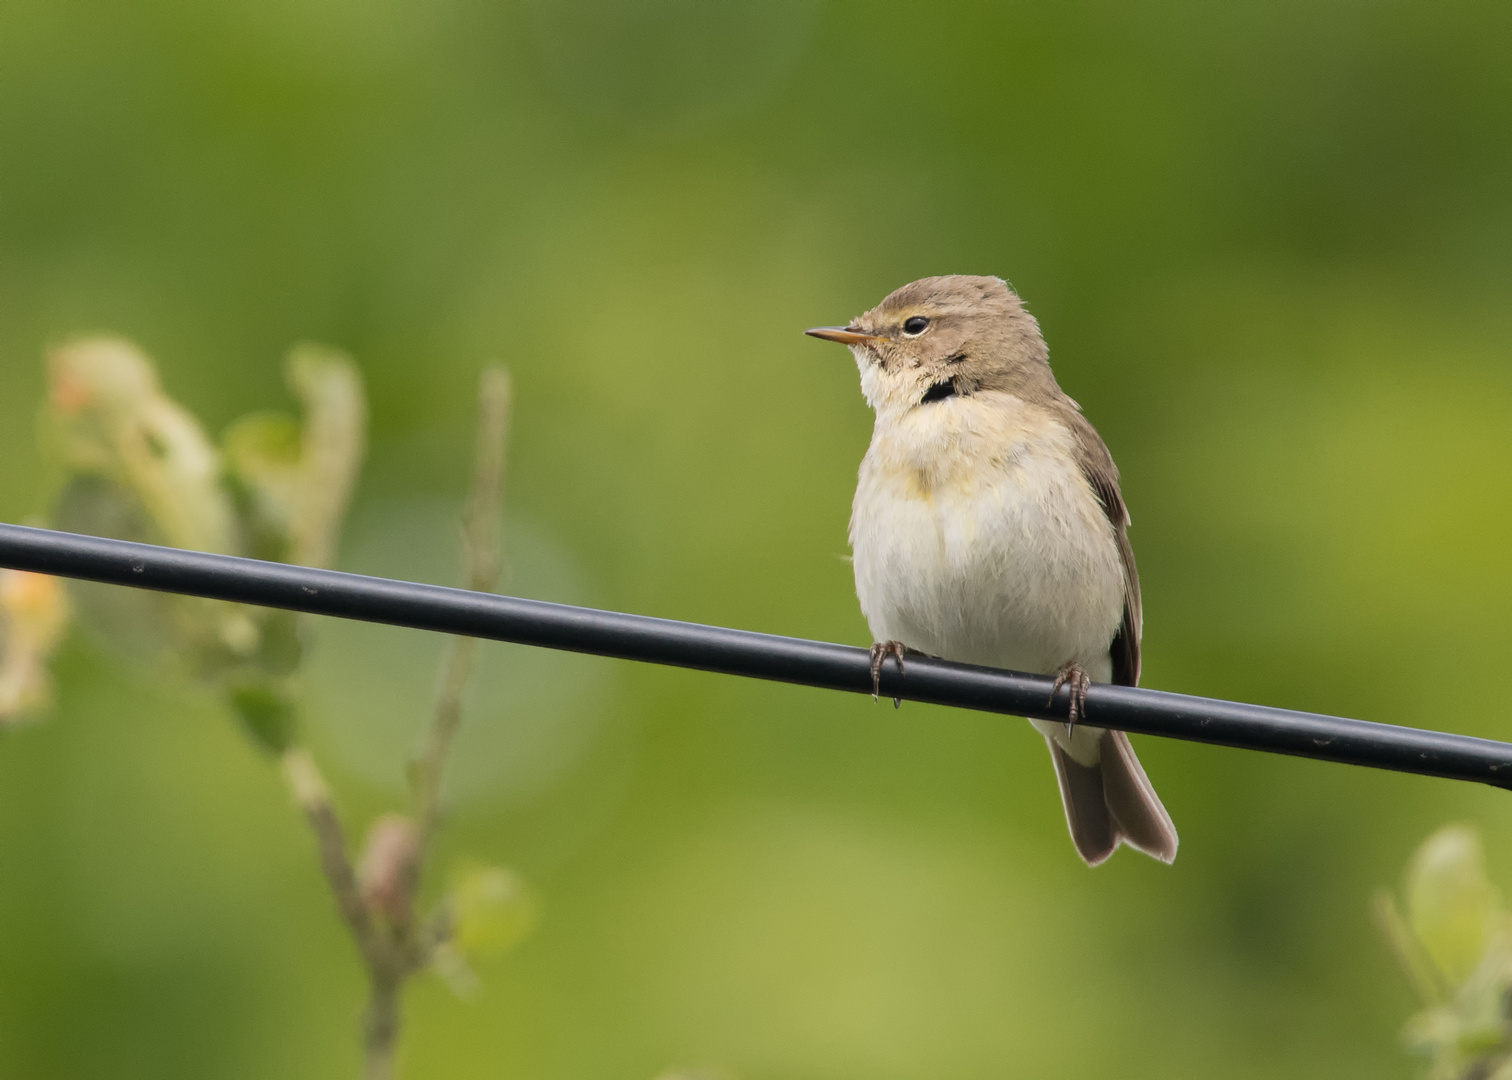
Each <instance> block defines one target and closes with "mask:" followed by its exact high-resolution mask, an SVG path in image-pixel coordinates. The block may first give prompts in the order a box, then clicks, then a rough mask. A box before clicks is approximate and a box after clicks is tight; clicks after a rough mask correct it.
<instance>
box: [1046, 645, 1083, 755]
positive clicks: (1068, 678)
mask: <svg viewBox="0 0 1512 1080" xmlns="http://www.w3.org/2000/svg"><path fill="white" fill-rule="evenodd" d="M1091 685H1092V677H1091V676H1090V675H1088V674H1087V673H1086V672H1085V671H1083V670H1082V666H1081V665H1080V664H1078V663H1077V662H1076V661H1075V660H1068V661H1066V662H1065V663H1064V664H1062V665H1061V666H1060V667H1058V668H1056V669H1055V685H1054V686H1052V687H1051V688H1050V698H1049V700H1048V701H1046V702H1045V704H1046V705H1049V704H1050V702H1052V701H1054V700H1055V695H1056V694H1057V693H1059V691H1060V688H1061V687H1062V686H1064V687H1067V688H1068V689H1069V690H1070V691H1071V716H1070V719H1069V720H1067V721H1066V735H1067V736H1068V737H1069V736H1070V734H1071V732H1072V730H1073V729H1074V728H1075V727H1076V721H1077V720H1079V719H1085V718H1086V715H1087V687H1089V686H1091Z"/></svg>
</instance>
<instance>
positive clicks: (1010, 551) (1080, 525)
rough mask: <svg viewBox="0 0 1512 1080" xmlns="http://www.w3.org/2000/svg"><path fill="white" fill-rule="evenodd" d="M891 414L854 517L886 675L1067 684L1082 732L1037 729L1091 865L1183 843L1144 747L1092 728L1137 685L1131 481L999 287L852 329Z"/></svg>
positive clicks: (916, 300) (954, 292) (864, 592)
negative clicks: (1143, 757)
mask: <svg viewBox="0 0 1512 1080" xmlns="http://www.w3.org/2000/svg"><path fill="white" fill-rule="evenodd" d="M808 333H809V334H811V335H813V336H814V337H818V338H824V339H826V340H829V341H838V342H840V343H841V344H844V345H848V346H850V349H851V352H852V353H853V354H854V355H855V358H856V365H857V367H859V368H860V370H861V391H862V393H863V394H864V395H865V397H866V400H867V402H868V403H869V404H870V405H871V407H872V409H873V410H874V411H875V413H876V426H875V428H874V430H873V433H872V440H871V446H870V447H869V448H868V450H867V452H866V457H865V459H864V460H863V461H862V462H861V474H860V478H859V482H858V483H857V486H856V498H855V502H854V504H853V506H852V511H851V524H850V541H851V549H852V552H853V556H854V558H853V564H854V568H855V574H856V594H857V596H858V597H859V598H860V600H861V610H862V612H863V614H865V616H866V621H867V625H868V626H869V627H870V628H871V632H872V637H873V639H874V640H875V641H876V642H877V644H875V645H873V646H872V671H873V675H874V676H875V675H876V674H877V673H878V672H879V671H880V670H881V665H882V663H883V662H884V661H885V660H886V658H887V657H888V656H889V655H892V656H895V657H897V659H898V662H899V663H902V662H903V654H904V652H905V651H917V652H920V653H924V654H927V655H930V656H938V657H943V658H946V659H950V660H959V661H963V662H966V663H971V664H983V665H987V666H991V667H1000V668H1010V669H1012V670H1015V671H1025V672H1034V673H1038V674H1044V675H1054V676H1055V686H1056V689H1059V688H1060V687H1061V686H1062V685H1069V686H1070V692H1071V714H1070V717H1071V723H1069V724H1063V723H1057V722H1052V721H1044V720H1033V721H1031V723H1033V724H1034V726H1035V727H1036V728H1038V729H1039V731H1040V732H1041V733H1042V734H1043V735H1044V736H1045V742H1046V744H1047V745H1048V746H1049V748H1050V757H1051V760H1052V761H1053V762H1054V763H1055V775H1056V778H1057V779H1058V780H1059V782H1060V793H1061V802H1062V804H1063V806H1064V807H1065V811H1066V824H1067V825H1068V826H1069V827H1070V829H1071V839H1072V841H1073V842H1074V843H1075V845H1076V850H1077V852H1078V853H1079V854H1080V855H1081V857H1082V858H1083V859H1084V860H1086V862H1087V863H1088V865H1091V866H1096V865H1097V864H1098V863H1100V862H1102V861H1103V860H1104V859H1106V858H1107V857H1108V856H1109V855H1111V854H1113V851H1114V850H1115V849H1116V848H1117V847H1118V845H1119V844H1121V843H1123V844H1128V845H1129V846H1130V847H1133V848H1135V849H1137V850H1139V851H1143V852H1144V853H1145V854H1147V855H1152V856H1154V857H1155V858H1157V859H1160V860H1162V861H1164V862H1170V861H1172V860H1173V859H1175V857H1176V843H1177V840H1176V828H1175V826H1174V825H1172V824H1171V819H1170V816H1169V815H1168V814H1167V813H1166V811H1165V807H1164V806H1162V805H1161V803H1160V799H1159V797H1158V796H1157V795H1156V794H1155V789H1154V788H1153V787H1152V786H1151V785H1150V781H1149V779H1148V778H1147V777H1146V776H1145V772H1144V769H1143V768H1142V767H1141V766H1140V764H1139V759H1138V758H1137V757H1135V756H1134V748H1133V747H1132V746H1130V745H1129V739H1128V736H1126V735H1125V734H1124V733H1123V732H1121V731H1106V730H1103V729H1101V728H1095V727H1091V726H1088V725H1087V724H1085V723H1081V724H1078V723H1076V721H1077V720H1079V719H1085V716H1086V692H1087V686H1088V685H1089V684H1090V683H1091V682H1092V681H1094V680H1095V681H1097V682H1113V683H1119V684H1122V685H1124V686H1134V685H1136V684H1137V683H1138V682H1139V636H1140V628H1141V623H1142V619H1141V612H1140V601H1139V576H1138V574H1137V572H1136V571H1135V569H1134V551H1133V549H1132V548H1131V547H1130V546H1129V535H1128V526H1129V514H1128V511H1127V509H1125V507H1124V501H1123V495H1122V494H1121V493H1120V492H1119V489H1118V469H1117V468H1116V467H1115V466H1114V464H1113V458H1112V457H1111V456H1110V455H1109V453H1108V448H1107V447H1106V446H1104V445H1103V441H1102V439H1101V438H1099V437H1098V434H1097V432H1096V430H1094V429H1093V427H1092V425H1091V424H1090V423H1088V422H1087V420H1086V418H1085V417H1083V416H1082V413H1081V407H1080V406H1079V405H1077V404H1076V402H1074V401H1072V400H1071V399H1070V398H1069V397H1067V396H1066V395H1065V394H1064V393H1063V392H1062V391H1061V388H1060V386H1059V385H1057V383H1056V381H1055V376H1054V375H1053V374H1052V373H1051V371H1050V363H1049V358H1048V356H1049V354H1048V351H1047V349H1046V347H1045V340H1044V338H1043V337H1041V336H1040V330H1039V324H1038V323H1037V322H1035V320H1034V317H1033V316H1032V315H1030V314H1029V313H1028V312H1027V311H1026V310H1024V305H1023V303H1022V302H1021V301H1020V300H1019V298H1018V296H1017V295H1015V294H1014V293H1013V291H1012V290H1011V289H1009V287H1008V285H1007V284H1006V283H1005V282H1003V281H1002V280H1001V279H999V278H995V277H968V276H963V275H954V276H950V277H934V278H924V279H923V280H921V281H915V282H913V283H912V284H910V285H905V286H903V287H902V288H901V289H899V290H897V291H896V292H894V293H893V294H892V295H890V296H888V297H887V298H886V299H885V300H883V301H882V303H880V304H878V305H877V306H876V307H875V308H873V309H872V310H870V311H868V312H867V313H866V314H864V315H862V316H860V317H859V318H856V319H854V320H852V321H851V323H850V325H849V326H845V327H821V328H819V329H815V330H809V331H808Z"/></svg>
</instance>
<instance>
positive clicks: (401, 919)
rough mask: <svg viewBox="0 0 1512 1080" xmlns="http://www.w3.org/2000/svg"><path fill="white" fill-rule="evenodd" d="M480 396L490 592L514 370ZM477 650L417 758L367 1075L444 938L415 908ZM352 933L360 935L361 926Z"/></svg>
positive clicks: (483, 551) (367, 1026)
mask: <svg viewBox="0 0 1512 1080" xmlns="http://www.w3.org/2000/svg"><path fill="white" fill-rule="evenodd" d="M478 397H479V401H478V439H477V455H476V461H475V464H474V469H473V483H472V493H471V496H470V497H469V499H468V502H467V510H466V513H465V514H464V516H463V522H462V552H463V559H464V562H465V563H466V570H467V584H468V588H470V589H473V590H475V591H477V592H492V591H493V588H494V586H495V585H496V584H497V583H498V580H499V571H500V567H501V565H502V562H503V555H502V552H501V551H500V540H499V517H500V512H501V504H502V497H503V490H504V460H505V459H504V455H505V448H506V445H507V443H508V438H509V403H510V381H509V373H508V372H506V371H505V370H504V369H503V368H488V369H486V370H485V371H484V372H483V376H482V379H481V382H480V385H479V389H478ZM476 652H477V641H476V639H474V638H470V637H461V636H457V637H453V638H452V640H451V642H450V646H449V648H448V649H447V654H446V659H445V661H444V673H443V675H442V680H441V693H440V696H439V697H438V699H437V701H436V709H435V712H434V714H433V715H432V717H431V724H430V731H429V733H428V735H427V737H426V741H425V749H424V751H423V752H422V753H421V755H420V756H419V758H417V759H416V761H415V765H414V772H413V776H414V811H413V813H414V821H415V825H416V834H415V836H416V838H415V847H414V851H413V852H412V854H411V855H410V857H409V858H408V859H406V860H404V863H403V865H402V866H401V867H400V868H399V874H400V878H399V882H398V897H399V899H398V902H397V904H396V905H395V910H396V912H397V913H399V914H398V915H397V917H396V918H395V920H394V921H393V923H392V924H391V930H392V937H391V938H388V939H385V938H384V937H383V936H381V935H374V936H375V937H377V938H378V943H379V949H378V957H379V962H377V963H371V962H370V963H369V964H368V975H369V981H370V984H371V985H370V987H369V993H368V1009H367V1015H366V1017H365V1018H364V1022H363V1047H364V1056H365V1062H366V1064H365V1071H364V1073H363V1075H364V1078H365V1080H391V1078H392V1077H393V1076H394V1075H395V1071H394V1051H395V1048H396V1047H397V1045H398V1040H399V1022H400V1016H399V1006H400V999H401V997H402V995H403V992H404V983H405V980H406V979H408V978H409V977H410V976H411V975H412V974H414V973H415V972H416V971H417V970H419V969H420V968H421V967H424V966H425V965H426V964H427V963H428V962H429V961H430V959H431V957H432V956H433V955H434V954H435V950H436V947H437V945H438V944H439V943H440V942H439V940H438V938H437V936H436V930H435V928H434V927H429V926H417V925H416V923H415V921H414V918H413V913H414V910H415V898H416V895H417V894H418V893H419V891H420V880H421V876H422V874H423V871H424V867H425V857H426V854H427V852H428V851H429V848H430V845H431V841H432V839H433V838H434V836H435V833H436V827H437V825H438V823H439V821H440V817H441V781H442V776H443V773H444V772H445V769H446V758H447V753H448V751H449V750H450V749H451V744H452V740H453V739H454V738H455V737H456V734H457V727H458V725H459V724H460V722H461V719H462V694H463V692H464V691H465V690H466V689H467V680H468V677H469V676H470V675H471V673H472V666H473V658H474V656H475V654H476ZM333 887H334V884H333ZM359 903H360V898H359ZM349 921H350V920H349ZM353 934H354V936H355V935H356V934H357V930H356V928H355V926H354V929H353Z"/></svg>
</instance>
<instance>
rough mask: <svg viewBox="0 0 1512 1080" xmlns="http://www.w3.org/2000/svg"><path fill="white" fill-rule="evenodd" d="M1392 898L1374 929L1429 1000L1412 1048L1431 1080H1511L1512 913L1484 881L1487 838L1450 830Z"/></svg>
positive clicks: (1381, 904) (1415, 1023)
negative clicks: (1399, 896) (1400, 902)
mask: <svg viewBox="0 0 1512 1080" xmlns="http://www.w3.org/2000/svg"><path fill="white" fill-rule="evenodd" d="M1403 896H1404V898H1405V900H1406V908H1407V911H1406V915H1405V917H1404V916H1403V914H1402V912H1401V909H1399V908H1398V907H1397V904H1396V901H1395V900H1393V899H1392V897H1391V895H1390V894H1389V893H1386V892H1381V893H1378V894H1377V895H1376V898H1375V912H1376V919H1377V923H1378V924H1379V926H1380V928H1381V930H1382V932H1383V933H1384V934H1385V935H1386V938H1387V940H1388V941H1389V942H1390V943H1391V945H1392V947H1393V948H1394V949H1395V950H1396V953H1397V959H1398V960H1399V961H1400V962H1401V964H1402V967H1403V970H1404V971H1406V973H1407V975H1408V977H1409V978H1410V979H1411V980H1412V983H1413V985H1414V988H1415V989H1416V990H1417V992H1418V995H1419V996H1420V997H1421V998H1422V1000H1423V1004H1424V1006H1425V1008H1424V1010H1423V1011H1422V1012H1420V1013H1418V1014H1417V1015H1416V1016H1414V1017H1413V1018H1412V1020H1411V1021H1410V1022H1409V1023H1408V1025H1407V1031H1406V1038H1407V1042H1408V1045H1409V1046H1411V1047H1412V1049H1413V1050H1414V1051H1416V1052H1418V1053H1421V1054H1423V1055H1424V1056H1425V1057H1428V1058H1430V1059H1431V1062H1432V1064H1431V1067H1430V1069H1429V1072H1428V1076H1429V1077H1430V1080H1507V1078H1508V1077H1512V1015H1509V1009H1512V999H1509V996H1508V994H1509V990H1512V913H1509V912H1508V911H1507V910H1506V909H1505V908H1504V907H1503V906H1502V902H1501V896H1500V895H1499V894H1498V892H1497V890H1496V889H1495V888H1494V887H1493V886H1492V885H1491V883H1490V882H1489V881H1488V880H1487V879H1486V868H1485V859H1484V856H1483V854H1482V851H1481V841H1480V836H1479V835H1477V833H1476V832H1475V830H1474V829H1471V828H1468V827H1466V826H1463V825H1450V826H1447V827H1446V828H1443V829H1440V830H1439V831H1438V832H1436V833H1434V834H1433V835H1432V836H1430V837H1429V838H1428V839H1427V840H1425V841H1424V842H1423V846H1422V847H1420V848H1418V851H1417V854H1416V855H1414V856H1413V859H1412V862H1411V864H1410V865H1409V866H1408V868H1407V877H1406V882H1405V886H1404V889H1403Z"/></svg>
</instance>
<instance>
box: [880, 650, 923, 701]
mask: <svg viewBox="0 0 1512 1080" xmlns="http://www.w3.org/2000/svg"><path fill="white" fill-rule="evenodd" d="M905 653H913V654H914V655H915V656H923V655H924V654H923V653H921V652H920V651H919V650H918V649H910V648H909V647H908V646H907V645H905V644H903V643H902V642H901V641H876V642H873V643H872V647H871V677H872V700H873V701H876V700H877V698H878V697H879V696H880V695H881V693H882V665H883V664H884V663H886V661H887V658H888V657H889V656H892V657H896V658H897V661H898V674H899V675H902V674H903V656H904V654H905ZM900 700H901V699H899V698H893V708H895V709H896V708H897V707H898V704H899V701H900Z"/></svg>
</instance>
